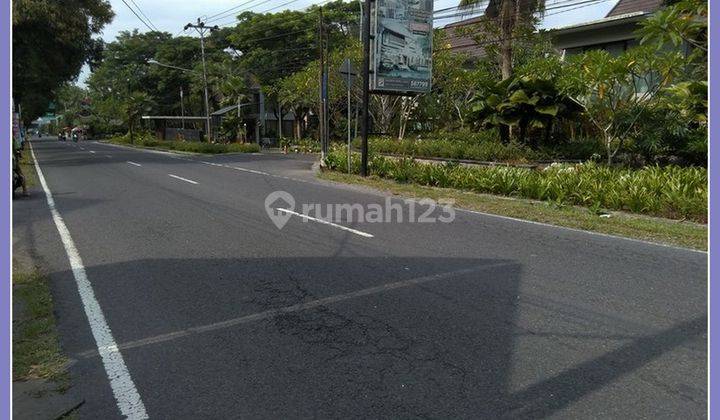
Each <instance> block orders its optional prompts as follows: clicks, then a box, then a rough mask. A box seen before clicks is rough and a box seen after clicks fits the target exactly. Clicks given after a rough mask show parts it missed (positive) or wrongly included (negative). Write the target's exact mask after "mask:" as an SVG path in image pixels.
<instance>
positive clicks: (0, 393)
mask: <svg viewBox="0 0 720 420" xmlns="http://www.w3.org/2000/svg"><path fill="white" fill-rule="evenodd" d="M10 1H11V0H7V1H5V0H2V5H3V7H2V11H0V16H2V17H1V18H0V21H2V22H3V23H4V24H3V25H0V27H2V29H0V31H1V32H0V40H1V42H2V58H3V61H2V67H1V68H0V79H1V81H0V92H5V93H4V94H1V95H2V99H0V109H2V112H3V113H4V114H3V115H5V116H4V117H3V118H0V120H1V121H2V123H0V124H1V125H0V130H2V132H3V133H5V135H6V136H8V137H6V138H5V147H6V149H5V157H4V158H3V159H0V161H2V162H0V174H2V175H0V185H2V187H1V188H2V191H4V194H3V195H4V197H5V199H4V200H0V217H2V222H1V223H0V229H1V230H0V237H2V238H5V239H4V240H3V241H2V242H0V250H1V252H2V257H0V267H2V272H3V273H5V274H4V275H3V276H2V278H4V279H6V281H7V283H4V284H3V288H2V290H0V308H2V316H0V359H2V362H0V377H2V380H0V407H2V408H0V410H1V411H0V418H2V419H10V418H12V412H11V411H10V410H11V408H10V404H11V402H10V393H11V388H10V387H11V385H12V371H11V367H10V366H11V357H12V356H11V354H10V348H11V344H10V343H11V338H10V325H11V324H12V321H11V320H12V313H11V310H12V308H11V306H10V296H11V293H12V289H11V288H12V280H11V269H10V264H11V262H10V261H11V260H10V258H11V257H10V241H11V240H12V238H11V237H10V226H11V223H12V221H11V220H10V203H11V201H12V200H11V198H10V195H11V194H12V191H10V182H11V180H10V171H11V168H10V162H11V161H12V155H11V153H12V141H11V140H10V139H11V136H9V135H8V134H9V133H10V132H11V131H10V130H11V125H10V116H11V111H12V110H11V109H10V63H11V60H12V57H11V55H10V31H11V28H12V24H11V21H10V16H11V15H10V8H11V6H10Z"/></svg>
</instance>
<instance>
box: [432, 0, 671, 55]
mask: <svg viewBox="0 0 720 420" xmlns="http://www.w3.org/2000/svg"><path fill="white" fill-rule="evenodd" d="M662 6H663V0H619V1H618V2H617V3H616V4H615V6H614V7H613V8H612V10H610V12H609V13H608V14H607V15H606V16H605V17H603V18H602V19H598V20H594V21H590V22H584V23H581V24H574V25H568V26H563V27H559V28H555V29H552V30H550V31H549V32H550V34H551V37H552V42H553V45H554V46H555V48H556V49H557V50H558V53H560V54H562V55H563V56H566V55H572V54H577V53H581V52H584V51H587V50H591V49H604V50H607V51H609V52H611V53H614V54H615V53H617V54H619V53H621V52H622V51H624V50H626V49H627V48H629V47H631V46H633V45H636V44H637V43H638V41H639V40H638V39H637V35H636V30H637V29H638V27H639V23H640V22H641V21H643V20H645V19H647V18H648V16H650V15H651V14H653V13H655V12H656V11H657V10H659V9H660V8H661V7H662ZM483 19H485V17H483V16H479V17H473V18H470V19H465V20H462V21H459V22H455V23H451V24H449V25H447V26H445V28H444V30H445V42H446V45H445V46H444V48H448V49H451V50H453V51H455V52H457V53H463V54H467V55H468V56H470V57H471V58H480V57H482V56H483V55H484V54H485V47H486V46H487V42H484V43H483V42H478V41H477V40H478V39H481V38H482V37H479V36H477V33H478V31H481V30H482V29H481V28H482V25H480V23H481V22H482V21H483Z"/></svg>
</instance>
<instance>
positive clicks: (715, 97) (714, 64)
mask: <svg viewBox="0 0 720 420" xmlns="http://www.w3.org/2000/svg"><path fill="white" fill-rule="evenodd" d="M708 3H709V7H710V16H709V18H710V22H709V23H710V37H709V38H710V63H709V64H710V68H709V75H710V87H711V89H710V116H709V123H710V125H709V127H710V140H709V142H708V148H709V150H710V156H709V159H708V166H709V169H710V176H709V178H708V179H709V180H710V209H709V211H710V214H709V215H708V223H709V227H710V244H713V243H715V244H717V243H720V225H718V224H717V223H713V221H712V216H713V213H716V212H717V211H716V209H718V208H720V188H719V187H718V180H719V179H720V166H719V165H718V162H719V159H720V146H718V141H720V128H717V127H716V123H717V122H718V121H720V107H719V106H718V104H720V89H718V87H717V86H716V84H717V83H719V82H720V68H719V67H718V51H719V50H720V47H718V46H716V45H715V42H712V40H716V41H717V40H718V39H720V24H719V23H718V22H720V6H718V2H717V0H713V1H710V0H709V1H708ZM713 6H714V7H713ZM708 250H709V251H710V253H709V255H708V263H709V265H710V268H711V269H710V271H709V275H710V277H709V286H708V287H709V289H710V294H709V295H708V300H709V301H708V305H709V307H710V317H709V319H708V322H709V326H712V325H717V323H718V322H720V314H719V313H718V312H720V310H718V308H717V306H716V305H711V304H710V303H711V302H717V301H718V300H720V285H718V281H720V279H719V278H718V277H720V276H718V273H717V269H715V270H713V269H712V268H714V265H715V264H714V263H715V256H716V254H717V252H716V251H714V249H713V247H712V246H711V247H709V248H708ZM708 334H709V338H710V341H709V346H710V348H709V351H708V363H709V367H710V369H709V371H708V375H709V378H710V379H709V385H710V389H709V391H710V392H709V394H708V396H709V400H708V413H709V415H710V416H709V417H710V418H711V419H713V420H716V419H720V412H719V411H718V409H717V408H716V407H715V406H716V403H717V401H718V400H720V395H719V394H720V375H718V373H717V372H716V370H717V369H715V367H716V365H717V361H716V360H713V359H715V358H716V357H720V356H716V355H715V353H716V352H718V351H717V348H718V347H720V338H719V337H718V335H717V334H713V331H712V328H709V329H708ZM710 372H712V373H713V374H710Z"/></svg>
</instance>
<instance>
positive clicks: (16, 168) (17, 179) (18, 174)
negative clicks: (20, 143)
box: [13, 152, 27, 195]
mask: <svg viewBox="0 0 720 420" xmlns="http://www.w3.org/2000/svg"><path fill="white" fill-rule="evenodd" d="M19 160H20V154H19V153H18V152H15V153H14V154H13V195H14V194H15V190H17V189H18V188H22V186H23V185H24V184H25V175H23V173H22V170H21V169H20V164H19ZM23 194H24V195H27V193H26V192H25V191H24V188H23Z"/></svg>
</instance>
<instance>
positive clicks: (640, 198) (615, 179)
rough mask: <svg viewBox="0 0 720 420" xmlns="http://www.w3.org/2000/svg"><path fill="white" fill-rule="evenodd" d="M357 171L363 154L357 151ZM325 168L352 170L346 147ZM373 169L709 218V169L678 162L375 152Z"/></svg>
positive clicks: (432, 181)
mask: <svg viewBox="0 0 720 420" xmlns="http://www.w3.org/2000/svg"><path fill="white" fill-rule="evenodd" d="M351 160H352V162H351V165H352V171H353V172H355V173H356V172H357V171H358V168H359V166H360V165H359V160H360V157H359V155H358V154H357V153H355V154H353V156H352V159H351ZM325 164H326V167H328V168H329V169H331V170H336V171H339V172H347V169H348V168H347V152H346V151H345V150H344V149H342V148H336V149H333V150H332V151H331V152H330V153H329V154H328V156H327V157H326V159H325ZM370 169H371V172H372V173H373V174H374V175H376V176H379V177H382V178H389V179H393V180H395V181H398V182H410V183H416V184H421V185H428V186H435V187H445V188H457V189H462V190H469V191H474V192H479V193H490V194H498V195H506V196H516V197H523V198H529V199H534V200H542V201H547V202H551V203H558V204H572V205H581V206H586V207H590V208H594V209H595V210H597V209H601V208H603V209H611V210H624V211H630V212H633V213H642V214H649V215H654V216H663V217H670V218H689V219H692V220H695V221H698V222H705V221H707V197H708V185H707V180H708V178H707V170H706V169H705V168H697V167H688V168H682V167H678V166H665V167H660V166H648V167H644V168H642V169H639V170H632V169H621V168H615V167H609V166H605V165H598V164H595V163H586V164H577V165H567V164H554V165H551V166H548V167H546V168H545V169H543V170H535V169H526V168H513V167H504V166H484V167H483V166H474V167H469V166H461V165H457V164H452V163H451V164H425V163H419V162H417V161H414V160H413V159H411V158H399V159H398V158H389V157H384V156H377V155H373V156H371V159H370Z"/></svg>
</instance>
